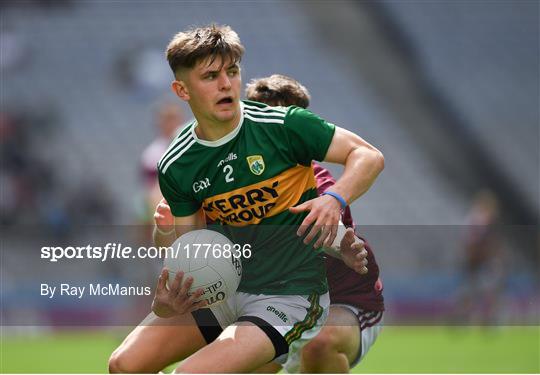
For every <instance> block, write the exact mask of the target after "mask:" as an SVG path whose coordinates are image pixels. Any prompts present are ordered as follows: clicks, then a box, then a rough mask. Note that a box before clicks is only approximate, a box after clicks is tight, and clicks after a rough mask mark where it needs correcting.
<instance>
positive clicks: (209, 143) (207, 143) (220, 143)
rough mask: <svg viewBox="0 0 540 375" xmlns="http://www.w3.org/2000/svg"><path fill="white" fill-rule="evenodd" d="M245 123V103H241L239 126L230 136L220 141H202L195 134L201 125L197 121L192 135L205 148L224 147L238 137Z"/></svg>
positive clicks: (192, 129) (194, 123) (192, 128)
mask: <svg viewBox="0 0 540 375" xmlns="http://www.w3.org/2000/svg"><path fill="white" fill-rule="evenodd" d="M243 123H244V103H243V102H240V120H239V122H238V125H237V126H236V127H235V128H234V130H233V131H232V132H230V133H229V134H227V135H225V136H224V137H221V138H220V139H218V140H216V141H206V140H204V139H200V138H199V137H198V136H197V133H195V128H196V127H197V126H198V125H199V124H198V123H197V120H195V121H194V122H193V126H192V127H191V134H192V135H193V138H195V141H196V142H197V143H199V144H201V145H203V146H208V147H219V146H223V145H224V144H225V143H227V142H229V141H230V140H231V139H233V138H234V137H236V135H237V134H238V133H239V132H240V128H241V127H242V124H243Z"/></svg>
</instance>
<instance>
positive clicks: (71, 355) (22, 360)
mask: <svg viewBox="0 0 540 375" xmlns="http://www.w3.org/2000/svg"><path fill="white" fill-rule="evenodd" d="M126 333H127V332H123V331H92V332H80V331H79V332H64V333H55V334H52V333H48V334H37V335H33V336H12V335H9V334H7V333H6V332H5V331H4V332H3V335H2V341H1V343H2V346H1V352H0V354H1V357H0V372H2V373H6V372H7V373H104V372H106V371H107V359H108V357H109V355H110V353H111V352H112V351H113V349H114V348H115V347H116V346H117V345H118V344H119V343H120V342H121V341H122V340H123V338H124V337H125V334H126ZM352 372H355V373H539V372H540V327H496V328H470V327H467V328H455V327H385V328H384V330H383V331H382V333H381V335H380V336H379V339H378V341H377V342H376V343H375V345H374V347H373V348H372V350H371V351H370V352H369V354H368V356H367V357H366V358H365V360H364V361H363V362H362V363H361V364H360V365H359V366H357V367H356V368H354V369H353V371H352Z"/></svg>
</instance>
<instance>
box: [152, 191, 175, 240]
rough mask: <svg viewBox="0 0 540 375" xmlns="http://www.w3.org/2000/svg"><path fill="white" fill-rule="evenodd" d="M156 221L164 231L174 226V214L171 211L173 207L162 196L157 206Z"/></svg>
mask: <svg viewBox="0 0 540 375" xmlns="http://www.w3.org/2000/svg"><path fill="white" fill-rule="evenodd" d="M154 222H155V223H156V226H157V227H158V228H159V230H161V231H162V232H169V231H170V230H171V229H172V228H173V225H174V216H173V214H172V212H171V207H170V206H169V204H168V203H167V201H166V200H165V198H162V199H161V201H159V203H158V204H157V206H156V211H155V212H154Z"/></svg>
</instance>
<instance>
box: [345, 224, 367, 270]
mask: <svg viewBox="0 0 540 375" xmlns="http://www.w3.org/2000/svg"><path fill="white" fill-rule="evenodd" d="M339 249H340V253H341V259H342V260H343V263H345V264H346V265H347V266H348V267H349V268H352V269H353V270H354V271H355V272H357V273H359V274H360V275H365V274H366V273H367V272H368V269H367V265H368V260H367V256H368V253H367V250H366V249H365V244H364V241H362V240H361V239H360V238H358V237H356V235H355V234H354V230H353V229H352V228H348V229H347V231H346V232H345V235H344V236H343V238H342V239H341V242H340V244H339Z"/></svg>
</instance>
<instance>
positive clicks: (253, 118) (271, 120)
mask: <svg viewBox="0 0 540 375" xmlns="http://www.w3.org/2000/svg"><path fill="white" fill-rule="evenodd" d="M244 116H245V117H246V118H248V119H250V120H252V121H255V122H268V123H271V124H281V125H283V123H284V121H283V120H281V119H277V118H259V117H252V116H250V115H249V113H244Z"/></svg>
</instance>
